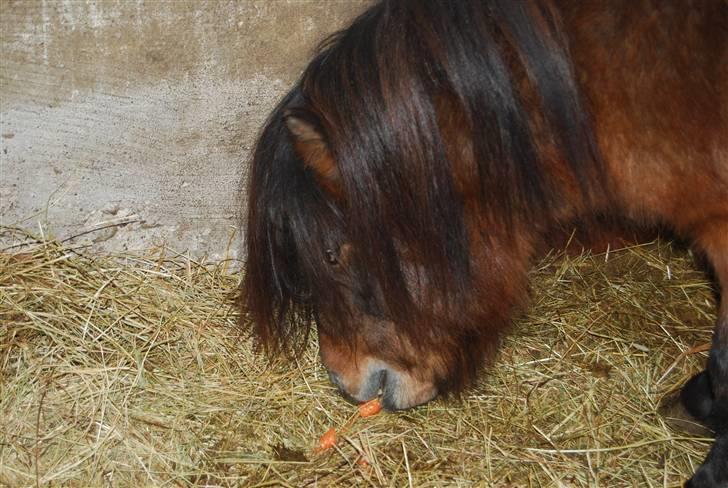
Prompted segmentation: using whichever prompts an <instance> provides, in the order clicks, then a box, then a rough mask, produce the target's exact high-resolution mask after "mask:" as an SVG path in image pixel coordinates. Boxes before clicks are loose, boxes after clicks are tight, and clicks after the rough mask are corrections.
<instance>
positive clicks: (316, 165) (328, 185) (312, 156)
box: [285, 114, 343, 199]
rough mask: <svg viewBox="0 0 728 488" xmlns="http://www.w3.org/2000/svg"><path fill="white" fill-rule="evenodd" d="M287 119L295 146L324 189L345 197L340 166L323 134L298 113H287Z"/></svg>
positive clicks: (336, 195) (339, 196)
mask: <svg viewBox="0 0 728 488" xmlns="http://www.w3.org/2000/svg"><path fill="white" fill-rule="evenodd" d="M285 121H286V127H288V131H289V132H290V133H291V136H292V137H293V147H294V149H295V150H296V154H298V157H300V158H301V160H302V161H303V164H304V165H305V166H306V167H308V168H311V169H312V170H313V172H314V174H315V175H316V180H317V181H318V182H319V184H320V185H321V187H322V188H323V189H324V190H326V191H327V192H328V193H330V194H331V195H333V196H334V197H336V198H339V199H341V198H343V190H342V186H341V177H340V175H339V168H337V167H336V161H334V158H333V156H332V155H331V151H330V150H329V146H328V144H327V143H326V139H325V138H324V136H323V134H321V133H320V132H319V130H318V129H317V128H316V127H315V126H314V125H313V124H312V123H311V122H309V121H307V120H304V119H303V118H301V117H298V116H296V115H292V114H288V115H286V117H285Z"/></svg>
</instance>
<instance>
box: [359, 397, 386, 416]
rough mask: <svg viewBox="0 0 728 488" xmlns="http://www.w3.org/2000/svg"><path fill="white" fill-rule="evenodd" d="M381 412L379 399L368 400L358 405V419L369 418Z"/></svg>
mask: <svg viewBox="0 0 728 488" xmlns="http://www.w3.org/2000/svg"><path fill="white" fill-rule="evenodd" d="M381 410H382V404H381V403H380V401H379V398H375V399H374V400H369V401H368V402H366V403H362V404H361V405H359V416H360V417H371V416H372V415H376V414H378V413H379V412H380V411H381Z"/></svg>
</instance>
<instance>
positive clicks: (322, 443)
mask: <svg viewBox="0 0 728 488" xmlns="http://www.w3.org/2000/svg"><path fill="white" fill-rule="evenodd" d="M334 444H336V429H334V428H333V427H331V428H330V429H329V430H327V431H326V433H325V434H324V435H322V436H321V437H319V445H318V450H319V451H325V450H326V449H331V448H332V447H334Z"/></svg>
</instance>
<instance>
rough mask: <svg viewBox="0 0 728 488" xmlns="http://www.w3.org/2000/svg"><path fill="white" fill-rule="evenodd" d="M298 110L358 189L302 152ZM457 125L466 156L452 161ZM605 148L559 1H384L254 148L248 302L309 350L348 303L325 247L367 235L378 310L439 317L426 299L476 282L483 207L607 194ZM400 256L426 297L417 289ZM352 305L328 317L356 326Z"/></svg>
mask: <svg viewBox="0 0 728 488" xmlns="http://www.w3.org/2000/svg"><path fill="white" fill-rule="evenodd" d="M291 113H295V114H296V116H297V117H300V118H303V119H305V120H306V121H307V122H308V123H310V124H311V125H313V126H314V127H315V128H316V129H317V131H318V132H320V133H321V134H322V136H323V138H324V140H325V142H326V145H327V147H328V148H329V150H330V151H331V154H332V156H333V159H334V160H335V161H336V165H337V168H338V171H339V173H340V181H341V186H342V193H343V195H344V198H343V199H337V198H334V197H332V196H331V195H330V194H328V193H327V192H326V191H324V190H323V189H322V188H321V186H320V185H319V184H318V183H317V181H316V178H315V175H314V174H313V172H312V170H311V169H310V168H308V167H306V166H305V165H304V163H303V161H302V160H301V159H300V158H299V156H298V155H297V154H296V151H295V150H294V146H293V141H292V139H291V135H290V133H289V132H288V130H287V127H286V124H285V118H286V116H288V115H289V114H291ZM454 126H456V127H454ZM454 130H457V132H458V134H459V135H460V137H464V139H465V141H466V142H467V143H466V144H465V146H466V147H465V148H464V149H463V151H466V150H467V151H466V152H463V153H462V154H464V155H465V156H464V157H463V161H455V160H454V158H453V157H452V154H453V151H454V150H460V148H458V147H455V148H454V146H457V145H458V141H456V140H453V136H452V133H453V131H454ZM595 147H596V145H595V143H594V138H593V136H592V133H591V130H590V122H589V120H588V117H587V115H586V113H585V110H584V108H583V106H582V101H581V100H580V95H579V93H578V91H577V85H576V82H575V80H574V71H573V67H572V65H571V62H570V56H569V46H568V39H566V37H565V35H564V34H563V32H562V30H561V20H560V18H559V16H558V14H557V12H556V11H555V10H554V9H553V8H552V6H551V5H550V2H549V1H539V2H520V1H513V0H487V1H482V2H475V1H470V0H439V1H437V0H432V1H422V0H396V1H383V2H381V3H379V4H377V5H375V6H374V7H372V8H371V9H369V10H368V11H366V12H365V13H364V14H362V15H361V16H360V17H359V18H357V19H356V20H355V21H354V22H353V24H352V25H351V26H350V27H349V28H347V29H345V30H343V31H341V32H339V33H337V34H335V35H333V36H332V37H331V38H329V39H328V40H326V41H325V42H324V43H323V44H322V45H321V47H320V49H319V51H318V54H317V55H316V57H315V58H314V59H313V61H312V62H311V63H310V64H309V66H308V68H307V69H306V70H305V72H304V73H303V75H302V77H301V78H300V80H299V81H298V83H297V84H296V85H295V87H294V88H293V89H292V90H291V91H290V92H289V93H288V95H286V97H285V98H284V99H283V100H282V101H281V102H280V103H279V105H278V106H277V107H276V109H275V110H274V111H273V113H272V114H271V116H270V118H269V119H268V121H267V122H266V125H265V127H264V129H263V131H262V133H261V135H260V137H259V140H258V143H257V145H256V148H255V151H254V153H253V157H252V171H251V174H250V181H249V185H248V205H247V207H248V221H247V234H246V243H247V244H246V245H247V249H246V250H247V256H248V259H247V265H246V275H245V278H244V283H243V308H244V311H245V312H247V313H248V314H249V315H250V319H251V320H252V323H253V326H254V329H255V334H256V336H257V337H258V338H260V339H261V341H262V343H263V344H265V345H266V346H268V347H269V348H272V349H279V348H280V347H281V346H287V345H294V346H297V345H301V344H302V340H303V339H304V338H305V337H306V335H307V333H308V330H309V329H310V325H311V324H312V322H313V321H315V320H316V319H317V316H318V313H319V311H321V310H322V308H325V309H327V310H329V311H330V310H334V311H336V310H337V307H340V304H341V303H342V301H343V300H342V297H340V296H339V293H338V291H337V290H338V287H337V286H336V279H337V278H336V277H335V276H334V274H333V273H332V272H331V270H330V269H329V268H328V267H327V266H326V263H325V256H326V251H327V249H331V248H332V247H336V246H338V245H340V244H341V243H342V242H350V243H353V244H354V245H355V246H356V249H357V256H356V263H357V265H356V270H355V272H356V273H357V282H358V283H365V284H368V285H366V286H365V288H367V287H368V288H369V289H368V290H359V292H360V293H361V294H364V295H367V294H369V295H376V296H378V297H381V298H380V302H381V303H378V304H377V305H376V306H375V307H374V308H376V309H377V311H378V313H382V314H384V315H386V316H388V317H392V318H399V319H402V318H405V317H409V319H410V320H401V322H403V323H408V322H412V320H411V319H412V317H427V315H428V314H431V313H432V312H433V311H432V310H430V309H429V307H428V305H427V303H437V304H438V306H439V307H443V306H444V305H443V304H447V306H449V307H456V306H458V304H462V302H463V301H464V300H468V297H469V296H470V293H471V292H472V285H473V283H472V276H471V275H472V273H471V267H472V262H471V253H470V248H469V243H470V241H471V238H472V236H471V235H470V229H469V227H468V225H467V219H468V215H469V214H468V211H469V209H470V208H472V207H473V206H477V208H478V212H479V215H483V216H487V218H489V219H491V221H492V225H493V226H494V227H497V228H499V229H500V228H503V229H508V228H510V227H512V226H514V225H520V224H521V223H523V222H533V226H534V228H536V227H538V226H539V225H541V224H540V223H547V222H551V221H552V220H553V219H555V218H556V216H555V215H556V213H557V212H558V210H559V208H560V207H561V206H562V205H563V204H564V199H565V197H564V196H563V195H562V193H563V191H565V190H563V188H571V189H572V190H573V192H572V195H571V196H572V200H574V201H578V202H581V203H580V204H582V205H589V202H590V201H591V200H592V199H593V197H594V195H595V194H597V193H598V192H599V191H601V189H602V188H603V175H602V170H601V164H600V160H599V156H598V154H597V151H596V149H595ZM549 148H552V149H553V150H552V151H549V150H548V149H549ZM554 148H555V149H554ZM555 167H558V168H559V169H557V170H555V169H554V168H555ZM464 173H467V174H469V173H472V174H473V175H474V178H472V181H473V182H474V183H473V185H474V190H473V189H472V188H464V187H463V184H462V182H461V180H462V179H463V178H461V177H462V176H463V174H464ZM543 225H545V224H543ZM403 250H406V253H407V256H408V259H410V260H412V259H413V258H414V261H415V262H416V263H418V264H419V268H418V269H419V270H420V271H419V273H418V275H417V276H416V278H415V279H416V280H418V283H420V285H422V286H423V287H424V288H426V289H429V290H430V292H429V293H430V295H431V296H428V300H425V301H423V300H421V299H417V298H416V297H413V296H412V293H411V291H410V288H409V287H408V286H407V282H408V280H410V281H411V280H412V277H411V276H405V270H404V268H403V265H402V253H403ZM433 298H434V299H433ZM446 308H447V307H446ZM346 313H347V312H346V311H345V307H343V306H341V310H340V313H338V314H334V315H336V316H339V317H340V318H341V320H340V323H337V324H326V325H325V326H326V327H329V328H336V332H337V334H338V335H339V336H346V335H347V327H350V324H349V323H350V322H351V321H350V320H348V319H347V316H346ZM320 325H321V324H320Z"/></svg>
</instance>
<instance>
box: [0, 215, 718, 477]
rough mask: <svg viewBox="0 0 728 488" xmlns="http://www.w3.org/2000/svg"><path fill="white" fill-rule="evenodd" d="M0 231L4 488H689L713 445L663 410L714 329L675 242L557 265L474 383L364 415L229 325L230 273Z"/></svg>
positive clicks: (546, 267) (309, 373)
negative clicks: (327, 438) (319, 449)
mask: <svg viewBox="0 0 728 488" xmlns="http://www.w3.org/2000/svg"><path fill="white" fill-rule="evenodd" d="M0 232H3V233H4V234H5V236H4V237H8V236H10V237H13V235H11V234H14V238H16V239H18V240H28V241H29V242H30V243H29V245H26V246H21V247H16V248H13V249H6V250H4V251H2V253H0V324H1V325H0V485H6V486H13V487H16V486H18V487H20V486H44V485H54V486H57V485H61V484H63V485H70V486H106V485H108V486H150V485H151V486H240V485H244V486H295V487H300V486H335V485H344V486H347V485H356V486H408V485H409V486H472V485H479V486H499V487H502V486H512V487H525V486H567V487H577V486H578V487H582V486H584V487H586V486H589V487H596V486H604V487H621V486H679V485H680V483H681V481H683V480H684V479H685V478H686V477H687V476H689V474H690V473H691V472H692V470H693V469H694V467H695V466H696V465H697V464H699V463H700V462H701V461H702V459H703V457H704V455H705V453H706V452H707V449H708V447H709V444H710V439H708V438H705V437H704V436H701V435H700V434H686V433H684V432H682V431H677V430H673V429H671V428H670V426H669V425H668V424H667V422H666V421H665V418H664V417H663V416H661V415H659V414H658V408H659V403H660V401H661V400H662V399H663V398H664V397H666V396H668V395H669V394H670V393H672V392H674V391H675V390H676V389H678V388H679V386H680V385H681V384H682V383H683V382H684V381H686V380H687V379H688V378H689V377H690V376H691V375H692V374H694V373H695V372H697V371H698V370H700V369H701V366H702V365H703V364H704V362H705V357H706V353H705V352H704V351H701V347H700V346H701V345H703V344H705V343H707V342H708V341H709V338H710V332H711V328H712V322H713V319H714V300H713V294H712V291H711V287H710V284H709V283H708V282H707V281H706V278H705V276H704V275H703V274H702V273H701V272H699V271H696V268H695V266H694V264H693V259H692V257H691V256H690V255H689V254H688V253H687V252H685V251H681V250H676V249H674V248H673V247H671V246H670V245H669V244H667V243H664V242H658V243H653V244H650V245H646V246H641V247H633V248H629V249H624V250H619V251H612V252H610V253H609V254H608V255H605V254H602V255H597V256H591V255H582V256H578V257H564V256H551V257H549V258H547V259H546V260H545V261H543V262H542V263H541V264H540V265H539V266H538V267H537V269H535V270H534V271H533V300H532V307H531V308H530V309H529V310H528V312H527V314H526V315H525V316H524V317H522V318H521V319H520V320H519V321H518V322H517V324H516V327H515V330H514V333H513V335H511V336H510V338H509V339H508V340H507V342H506V343H505V345H504V347H503V348H502V350H501V354H500V355H499V358H498V360H497V362H496V363H495V365H494V366H493V367H492V368H491V369H490V370H489V374H488V375H484V376H483V378H482V379H481V381H480V382H479V384H478V385H477V386H476V387H474V388H473V389H471V390H469V391H468V392H466V393H465V394H464V395H463V397H462V398H460V399H450V400H437V401H434V402H432V403H430V404H428V405H426V406H423V407H420V408H417V409H414V410H411V411H406V412H401V413H393V414H388V413H382V414H379V415H377V416H375V417H370V418H366V419H352V417H353V416H354V414H355V411H356V409H355V407H353V406H351V405H350V404H348V403H346V401H344V400H343V399H342V398H341V397H340V396H339V395H337V394H336V392H335V390H334V388H333V387H332V385H331V384H330V383H329V381H328V379H327V375H326V373H325V371H324V370H323V369H322V367H321V366H320V364H319V362H318V361H317V355H316V354H317V351H316V346H315V344H312V345H311V347H310V348H309V349H308V351H307V352H306V353H305V354H304V355H303V357H301V358H300V359H299V360H298V361H294V362H290V361H285V360H277V361H274V362H273V363H269V362H268V361H267V360H265V359H264V358H262V357H261V356H259V355H257V354H256V353H255V352H254V351H253V349H252V347H251V343H250V341H249V339H247V338H245V337H244V336H242V335H241V334H240V332H239V330H237V329H236V326H235V322H236V316H235V315H236V312H235V310H234V308H231V305H232V299H233V296H234V294H235V289H236V285H237V284H238V281H239V276H238V275H237V274H235V273H233V272H232V271H231V269H233V268H234V267H235V265H236V263H233V262H223V263H218V264H210V263H206V262H204V261H199V260H193V259H190V258H189V257H187V256H185V255H180V254H177V253H175V252H173V251H171V250H169V249H165V248H154V249H149V250H148V251H147V252H145V253H143V254H135V255H131V254H118V255H112V256H99V255H92V254H87V253H86V252H85V251H84V250H83V249H77V248H73V247H69V246H64V245H62V244H59V243H58V242H47V241H40V242H33V239H32V238H31V236H25V235H21V234H18V233H17V231H15V230H13V229H7V228H5V229H0ZM350 420H351V421H350ZM347 423H348V424H349V426H348V428H347V430H345V432H344V433H343V435H342V437H341V438H340V440H339V442H338V444H337V445H336V446H335V447H334V448H333V449H330V450H328V451H325V452H323V453H315V452H314V447H315V446H316V444H317V439H318V437H319V436H320V435H321V434H323V433H324V432H325V431H326V430H327V429H329V428H330V427H341V426H343V425H345V424H347Z"/></svg>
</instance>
